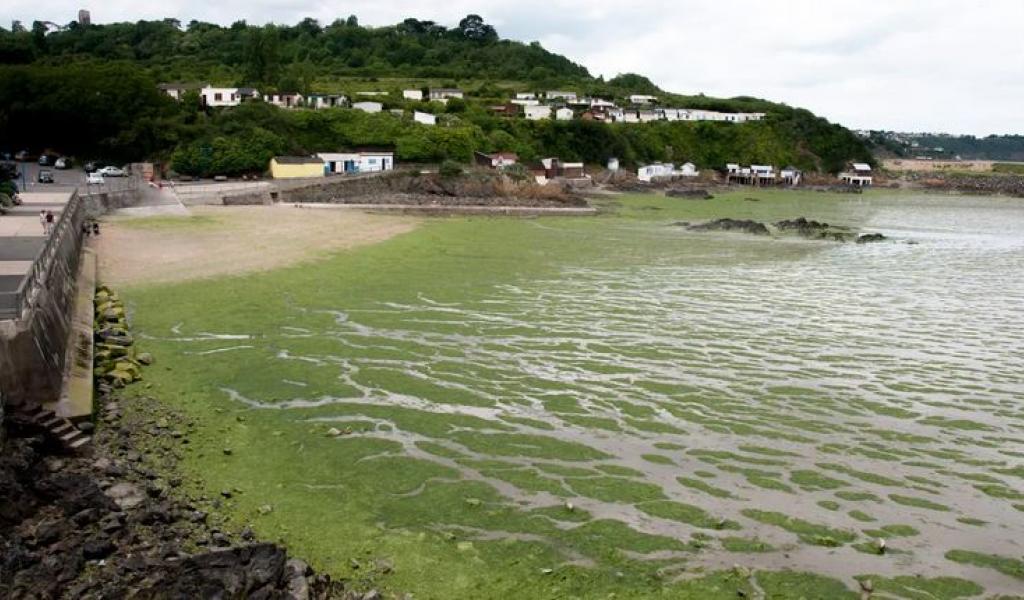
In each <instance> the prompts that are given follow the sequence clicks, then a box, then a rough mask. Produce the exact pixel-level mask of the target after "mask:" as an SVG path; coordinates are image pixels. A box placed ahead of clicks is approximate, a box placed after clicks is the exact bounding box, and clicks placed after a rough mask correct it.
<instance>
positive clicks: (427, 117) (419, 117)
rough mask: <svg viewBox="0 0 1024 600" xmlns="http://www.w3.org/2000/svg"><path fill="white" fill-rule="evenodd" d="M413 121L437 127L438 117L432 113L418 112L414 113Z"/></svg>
mask: <svg viewBox="0 0 1024 600" xmlns="http://www.w3.org/2000/svg"><path fill="white" fill-rule="evenodd" d="M412 120H413V121H416V122H417V123H422V124H423V125H437V117H436V116H434V115H432V114H430V113H425V112H420V111H418V110H416V111H413V113H412Z"/></svg>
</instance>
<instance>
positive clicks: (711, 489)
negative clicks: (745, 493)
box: [676, 477, 736, 498]
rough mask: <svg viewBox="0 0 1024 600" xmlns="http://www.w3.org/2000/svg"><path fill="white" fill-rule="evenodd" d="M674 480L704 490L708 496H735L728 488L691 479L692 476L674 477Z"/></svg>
mask: <svg viewBox="0 0 1024 600" xmlns="http://www.w3.org/2000/svg"><path fill="white" fill-rule="evenodd" d="M676 481H678V482H679V483H681V484H683V485H685V486H686V487H688V488H692V489H695V490H699V491H701V492H704V493H705V494H708V495H709V496H714V497H715V498H735V497H736V496H734V495H733V493H732V492H730V491H728V490H724V489H722V488H719V487H715V486H713V485H711V484H710V483H707V482H705V481H701V480H700V479H693V478H690V477H676Z"/></svg>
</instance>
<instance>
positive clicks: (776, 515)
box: [742, 508, 857, 546]
mask: <svg viewBox="0 0 1024 600" xmlns="http://www.w3.org/2000/svg"><path fill="white" fill-rule="evenodd" d="M742 514H743V516H745V517H747V518H749V519H753V520H755V521H759V522H761V523H765V524H768V525H775V526H776V527H781V528H782V529H785V530H786V531H789V532H790V533H795V534H796V535H797V536H798V537H799V538H800V539H801V540H803V541H804V542H806V543H808V544H812V545H815V546H841V545H843V544H848V543H850V542H852V541H854V540H855V539H857V536H856V534H854V533H852V532H849V531H846V530H843V529H834V528H831V527H827V526H825V525H819V524H816V523H811V522H810V521H805V520H803V519H798V518H796V517H790V516H789V515H785V514H783V513H780V512H772V511H764V510H757V509H754V508H745V509H743V511H742Z"/></svg>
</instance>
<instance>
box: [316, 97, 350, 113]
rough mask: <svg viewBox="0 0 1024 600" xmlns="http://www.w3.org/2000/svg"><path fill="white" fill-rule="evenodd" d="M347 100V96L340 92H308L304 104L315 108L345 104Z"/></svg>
mask: <svg viewBox="0 0 1024 600" xmlns="http://www.w3.org/2000/svg"><path fill="white" fill-rule="evenodd" d="M347 101H348V98H346V97H345V96H342V95H341V94H310V95H308V96H306V106H308V107H309V108H315V109H317V110H319V109H321V108H334V107H337V106H345V102H347Z"/></svg>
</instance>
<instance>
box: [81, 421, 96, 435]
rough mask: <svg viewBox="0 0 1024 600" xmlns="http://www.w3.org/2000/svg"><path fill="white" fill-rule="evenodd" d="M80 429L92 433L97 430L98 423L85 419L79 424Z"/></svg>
mask: <svg viewBox="0 0 1024 600" xmlns="http://www.w3.org/2000/svg"><path fill="white" fill-rule="evenodd" d="M78 430H79V431H81V432H82V433H92V432H93V431H95V430H96V425H94V424H93V422H92V421H83V422H82V423H79V424H78Z"/></svg>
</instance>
